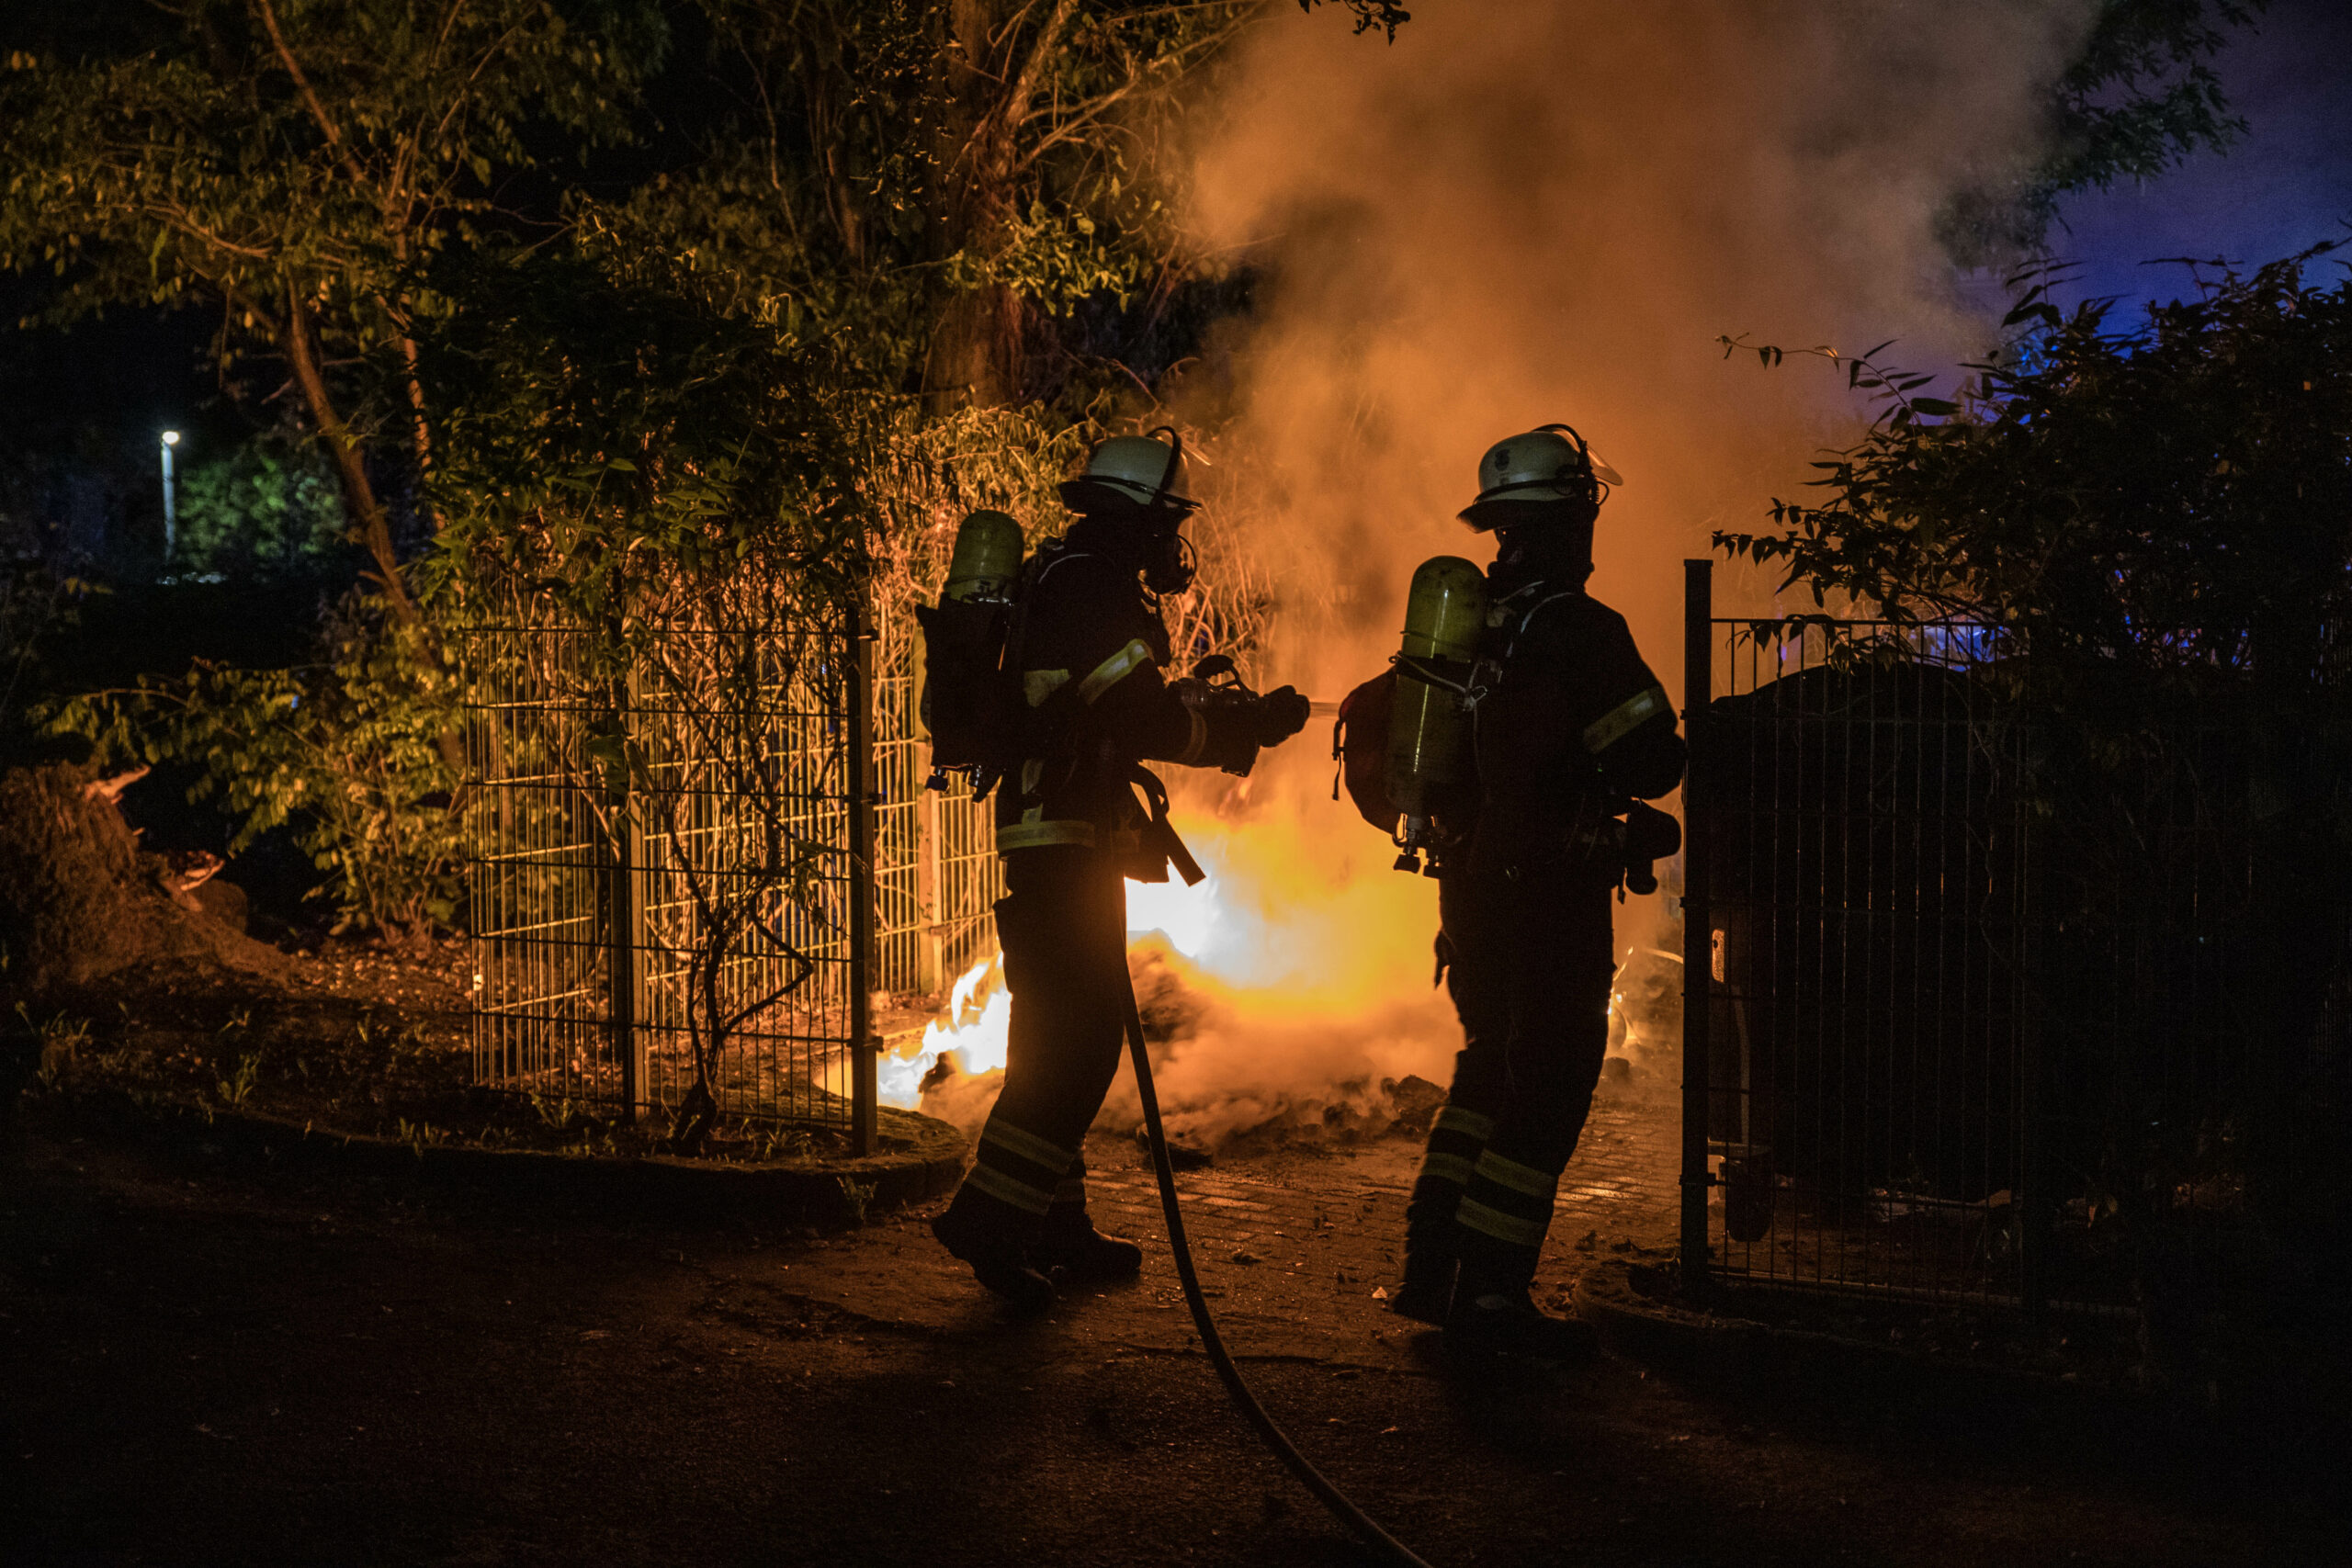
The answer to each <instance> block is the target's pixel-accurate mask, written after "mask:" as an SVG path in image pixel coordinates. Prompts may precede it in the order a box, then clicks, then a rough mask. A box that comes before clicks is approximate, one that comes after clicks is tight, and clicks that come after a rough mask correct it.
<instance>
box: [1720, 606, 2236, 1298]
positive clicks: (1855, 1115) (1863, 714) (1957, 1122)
mask: <svg viewBox="0 0 2352 1568" xmlns="http://www.w3.org/2000/svg"><path fill="white" fill-rule="evenodd" d="M1707 566H1708V563H1706V562H1703V561H1694V562H1692V563H1691V569H1690V573H1689V578H1688V582H1687V592H1688V598H1687V605H1686V638H1685V655H1686V660H1687V667H1686V682H1687V687H1688V689H1687V693H1686V704H1685V709H1686V719H1687V721H1688V724H1689V728H1690V732H1691V744H1692V759H1691V773H1690V777H1689V780H1688V783H1687V784H1686V789H1685V798H1684V805H1685V814H1686V818H1687V826H1688V830H1689V849H1688V852H1687V855H1686V860H1685V867H1684V871H1685V905H1684V912H1685V919H1686V925H1685V942H1686V960H1687V971H1688V979H1687V982H1686V983H1687V985H1688V986H1689V987H1690V989H1689V992H1688V993H1687V996H1686V1006H1685V1010H1684V1049H1685V1053H1686V1056H1685V1072H1684V1106H1683V1118H1684V1120H1683V1166H1684V1182H1685V1185H1684V1207H1683V1215H1682V1220H1683V1240H1682V1249H1683V1258H1684V1266H1685V1269H1686V1273H1687V1276H1688V1277H1689V1278H1691V1279H1692V1280H1704V1279H1708V1278H1725V1279H1731V1280H1743V1281H1747V1282H1750V1283H1758V1284H1770V1285H1778V1286H1791V1287H1804V1288H1812V1289H1828V1290H1861V1291H1868V1292H1878V1293H1886V1294H1895V1295H1905V1296H1915V1297H1919V1298H1923V1299H1931V1300H1951V1301H1990V1302H2012V1303H2018V1304H2020V1305H2022V1306H2025V1307H2027V1308H2029V1309H2031V1310H2040V1309H2041V1307H2043V1306H2045V1305H2048V1304H2050V1303H2061V1304H2066V1303H2077V1304H2084V1305H2098V1304H2102V1303H2109V1304H2112V1303H2125V1302H2130V1301H2132V1300H2134V1299H2135V1298H2143V1297H2144V1295H2145V1293H2146V1292H2147V1290H2148V1288H2149V1280H2150V1278H2151V1270H2152V1268H2155V1269H2156V1271H2157V1272H2160V1273H2162V1274H2164V1275H2165V1277H2167V1278H2169V1279H2171V1280H2176V1281H2177V1280H2184V1279H2187V1278H2189V1277H2191V1276H2193V1275H2194V1274H2196V1273H2197V1272H2198V1271H2199V1270H2200V1269H2202V1270H2205V1271H2207V1272H2208V1273H2210V1272H2211V1269H2212V1268H2213V1267H2214V1266H2215V1264H2216V1263H2217V1262H2221V1261H2224V1260H2226V1259H2227V1258H2229V1257H2230V1255H2231V1250H2232V1248H2233V1247H2239V1246H2242V1245H2244V1244H2245V1243H2246V1241H2247V1240H2248V1238H2249V1237H2250V1236H2251V1235H2253V1234H2254V1232H2255V1231H2256V1228H2257V1227H2256V1226H2255V1225H2253V1224H2251V1222H2250V1220H2249V1218H2248V1215H2247V1211H2246V1205H2245V1201H2244V1200H2245V1179H2246V1177H2245V1173H2246V1163H2245V1158H2244V1156H2245V1138H2244V1136H2243V1134H2245V1129H2246V1122H2247V1118H2248V1116H2249V1115H2250V1114H2253V1113H2254V1108H2255V1107H2256V1105H2257V1103H2258V1099H2259V1089H2260V1087H2261V1086H2260V1084H2259V1083H2258V1082H2257V1079H2258V1078H2259V1077H2260V1074H2259V1070H2258V1064H2259V1062H2260V1061H2261V1060H2262V1055H2261V1049H2260V1047H2259V1046H2258V1045H2257V1044H2256V1043H2255V1042H2256V1037H2257V1036H2258V1035H2259V1034H2260V1031H2259V1030H2257V1029H2253V1028H2249V1027H2248V1021H2247V1019H2246V1017H2245V1007H2246V1002H2247V998H2248V997H2249V995H2250V994H2251V992H2252V990H2253V988H2254V987H2256V986H2257V984H2258V969H2259V961H2260V954H2261V952H2262V948H2263V943H2262V939H2261V936H2260V934H2259V933H2260V932H2261V931H2263V930H2264V929H2265V922H2264V920H2263V919H2259V918H2257V917H2258V916H2260V915H2261V914H2262V912H2263V904H2262V891H2261V888H2260V886H2259V878H2258V876H2257V875H2256V863H2257V858H2256V855H2255V853H2254V850H2253V839H2252V835H2251V833H2250V824H2251V822H2252V820H2253V813H2252V811H2251V810H2250V803H2249V799H2248V794H2247V773H2246V769H2245V765H2244V763H2243V759H2242V752H2243V748H2242V747H2241V746H2239V745H2237V744H2236V743H2235V742H2234V740H2233V737H2232V735H2231V734H2230V732H2229V726H2228V724H2227V722H2226V721H2214V722H2206V721H2205V720H2203V719H2201V718H2200V716H2199V714H2198V713H2197V712H2195V711H2193V710H2185V711H2182V712H2179V713H2177V714H2174V715H2171V716H2169V718H2168V719H2167V726H2168V728H2166V730H2165V733H2164V735H2163V737H2162V739H2161V742H2160V743H2157V744H2152V745H2151V747H2150V750H2149V751H2148V754H2147V756H2146V757H2145V759H2143V760H2137V761H2135V762H2134V763H2133V764H2132V765H2130V766H2125V767H2120V768H2118V767H2114V766H2111V765H2102V766H2100V767H2081V766H2075V765H2074V763H2073V761H2070V759H2069V755H2068V748H2069V747H2070V746H2071V745H2074V744H2075V742H2076V740H2077V739H2078V736H2077V735H2076V732H2075V730H2074V729H2072V728H2069V721H2067V720H2064V719H2062V718H2059V717H2057V716H2052V715H2049V714H2043V713H2039V712H2036V711H2034V710H2033V709H2032V708H2031V707H2030V705H2027V704H2025V703H2024V702H2023V701H2021V700H2020V699H2019V698H2018V696H2017V693H2018V690H2019V685H2018V682H2016V681H2015V680H2013V679H2007V678H2005V677H2006V676H2007V675H2013V674H2014V673H2015V671H2014V670H2008V671H2005V670H2004V668H2003V666H2002V660H2003V659H2004V658H2006V657H2007V655H2008V654H2009V653H2012V652H2013V651H2014V650H2013V649H2006V648H2005V647H2004V646H2003V645H2001V644H2000V643H1999V642H1998V641H1997V639H1996V638H1995V637H1992V636H1991V634H1990V633H1989V632H1988V630H1987V629H1986V628H1985V627H1981V626H1969V625H1964V624H1946V625H1939V626H1924V627H1920V626H1911V627H1896V626H1889V625H1887V624H1885V623H1877V622H1870V621H1863V620H1845V621H1838V622H1826V621H1825V620H1823V619H1821V618H1819V617H1814V618H1808V619H1799V620H1791V621H1775V620H1764V621H1753V620H1742V619H1719V618H1716V617H1715V616H1714V615H1713V613H1712V606H1711V603H1710V585H1709V574H1708V571H1707ZM2086 781H2091V782H2087V783H2086ZM2233 1138H2234V1139H2235V1144H2234V1146H2233ZM2159 1253H2161V1254H2163V1257H2162V1258H2160V1259H2155V1258H2154V1255H2155V1254H2159ZM2152 1259H2154V1261H2153V1262H2152ZM2158 1264H2160V1265H2161V1267H2160V1268H2158V1267H2156V1266H2157V1265H2158Z"/></svg>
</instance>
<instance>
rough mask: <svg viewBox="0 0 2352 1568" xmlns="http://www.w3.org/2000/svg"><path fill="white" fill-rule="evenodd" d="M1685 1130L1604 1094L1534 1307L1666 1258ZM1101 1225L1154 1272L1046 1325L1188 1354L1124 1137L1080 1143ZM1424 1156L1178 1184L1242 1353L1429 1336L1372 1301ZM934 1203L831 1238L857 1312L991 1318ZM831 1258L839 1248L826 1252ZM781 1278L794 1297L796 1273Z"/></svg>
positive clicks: (1397, 1152)
mask: <svg viewBox="0 0 2352 1568" xmlns="http://www.w3.org/2000/svg"><path fill="white" fill-rule="evenodd" d="M1677 1138H1678V1134H1677V1124H1676V1121H1675V1111H1674V1109H1673V1107H1672V1105H1671V1104H1670V1103H1668V1102H1666V1101H1662V1100H1656V1099H1652V1100H1636V1099H1634V1098H1631V1097H1627V1096H1622V1095H1618V1096H1612V1095H1609V1094H1605V1093H1604V1095H1603V1097H1602V1098H1601V1099H1600V1100H1597V1101H1596V1102H1595V1104H1594V1107H1593V1114H1592V1119H1591V1121H1590V1122H1589V1123H1588V1125H1587V1127H1586V1130H1585V1134H1584V1138H1583V1141H1582V1143H1581V1144H1580V1145H1579V1146H1578V1148H1577V1156H1576V1158H1575V1159H1574V1160H1573V1161H1572V1162H1570V1164H1569V1166H1568V1169H1567V1172H1566V1178H1565V1179H1564V1180H1563V1181H1562V1183H1561V1188H1560V1195H1559V1200H1558V1204H1557V1212H1556V1214H1555V1218H1554V1221H1553V1224H1552V1234H1551V1240H1550V1242H1549V1244H1548V1245H1547V1246H1546V1247H1545V1249H1544V1267H1543V1269H1541V1271H1540V1272H1539V1274H1538V1276H1537V1287H1538V1289H1537V1294H1538V1299H1540V1300H1550V1301H1554V1302H1555V1303H1556V1302H1557V1301H1559V1300H1561V1299H1563V1298H1565V1296H1566V1292H1567V1291H1568V1290H1569V1288H1570V1287H1571V1286H1572V1285H1573V1283H1574V1281H1575V1278H1576V1275H1577V1272H1578V1271H1579V1270H1580V1269H1582V1268H1583V1267H1584V1266H1585V1264H1586V1263H1588V1262H1589V1261H1590V1260H1592V1259H1593V1258H1597V1257H1601V1256H1605V1255H1608V1254H1610V1253H1611V1252H1616V1253H1625V1252H1638V1253H1640V1254H1641V1255H1644V1256H1652V1257H1662V1256H1664V1255H1665V1253H1666V1249H1667V1248H1668V1245H1669V1244H1670V1241H1671V1238H1672V1234H1673V1225H1674V1204H1675V1190H1676V1189H1675V1176H1676V1170H1677V1165H1676V1161H1677V1149H1678V1143H1677ZM1086 1156H1087V1162H1088V1165H1089V1166H1090V1167H1091V1169H1092V1170H1093V1172H1094V1175H1093V1177H1092V1178H1091V1186H1092V1190H1093V1193H1094V1198H1093V1202H1094V1207H1095V1219H1096V1223H1097V1224H1100V1225H1101V1226H1102V1227H1103V1229H1105V1230H1108V1231H1113V1232H1115V1233H1118V1234H1122V1235H1129V1236H1133V1237H1135V1238H1136V1239H1137V1240H1139V1241H1142V1242H1143V1243H1144V1244H1145V1247H1146V1252H1147V1258H1146V1262H1145V1266H1144V1274H1143V1278H1142V1279H1141V1280H1138V1281H1137V1282H1136V1284H1134V1285H1132V1286H1125V1287H1119V1288H1114V1289H1111V1290H1106V1291H1103V1292H1099V1293H1097V1294H1095V1295H1093V1296H1092V1298H1091V1299H1086V1298H1085V1297H1084V1296H1080V1298H1078V1299H1075V1300H1071V1301H1069V1303H1067V1304H1066V1305H1065V1306H1064V1307H1062V1308H1059V1309H1057V1311H1056V1313H1055V1314H1053V1317H1052V1320H1051V1322H1050V1323H1049V1324H1047V1325H1040V1332H1046V1333H1052V1332H1064V1333H1073V1334H1075V1335H1078V1336H1079V1337H1082V1338H1083V1340H1084V1341H1086V1342H1087V1343H1090V1344H1093V1345H1097V1346H1099V1345H1103V1344H1105V1343H1115V1344H1120V1345H1125V1346H1127V1347H1130V1348H1136V1349H1179V1348H1183V1347H1184V1346H1186V1345H1187V1344H1189V1343H1191V1341H1192V1339H1193V1334H1192V1325H1191V1320H1190V1317H1189V1314H1186V1312H1185V1311H1184V1306H1183V1297H1182V1292H1180V1291H1179V1289H1178V1288H1177V1284H1176V1277H1175V1271H1174V1269H1173V1268H1172V1267H1170V1264H1169V1262H1168V1258H1167V1256H1166V1240H1165V1237H1164V1235H1163V1234H1162V1231H1163V1227H1162V1225H1161V1223H1160V1212H1159V1193H1158V1191H1157V1190H1156V1188H1155V1185H1154V1183H1153V1179H1152V1175H1151V1168H1150V1163H1149V1159H1148V1156H1147V1154H1146V1152H1145V1151H1144V1149H1143V1148H1142V1147H1141V1146H1140V1145H1137V1144H1136V1143H1134V1142H1133V1141H1131V1140H1127V1139H1120V1138H1115V1137H1109V1136H1104V1135H1101V1134H1097V1135H1096V1136H1094V1137H1092V1138H1090V1139H1089V1140H1088V1144H1087V1150H1086ZM1419 1163H1420V1146H1419V1142H1418V1141H1416V1140H1408V1139H1402V1138H1387V1139H1382V1140H1379V1141H1377V1142H1375V1143H1372V1144H1367V1145H1358V1146H1355V1147H1351V1148H1336V1149H1332V1150H1330V1151H1329V1152H1319V1151H1318V1152H1312V1153H1300V1152H1285V1153H1283V1154H1279V1155H1273V1156H1261V1157H1255V1158H1250V1157H1244V1158H1236V1159H1227V1158H1223V1157H1220V1158H1219V1160H1218V1161H1217V1163H1216V1166H1215V1168H1211V1169H1208V1170H1202V1171H1195V1172H1188V1173H1183V1174H1181V1175H1180V1176H1179V1177H1178V1179H1177V1185H1178V1189H1179V1190H1180V1191H1181V1192H1182V1197H1183V1205H1184V1224H1185V1228H1186V1232H1187V1234H1188V1235H1189V1236H1190V1237H1191V1240H1192V1244H1193V1257H1194V1258H1195V1260H1196V1262H1197V1264H1198V1267H1199V1269H1200V1273H1201V1279H1202V1283H1203V1286H1204V1289H1205V1290H1206V1291H1207V1292H1208V1293H1209V1297H1210V1301H1211V1304H1212V1306H1213V1307H1214V1309H1215V1310H1216V1315H1217V1321H1218V1324H1219V1326H1220V1328H1221V1329H1222V1331H1223V1332H1224V1334H1225V1337H1226V1340H1227V1344H1228V1345H1229V1346H1230V1348H1232V1349H1233V1350H1234V1352H1235V1354H1237V1355H1238V1356H1242V1357H1244V1358H1252V1357H1268V1356H1276V1357H1285V1358H1289V1357H1308V1358H1313V1359H1322V1360H1334V1361H1359V1362H1363V1363H1365V1364H1368V1365H1385V1364H1391V1363H1394V1362H1397V1361H1400V1360H1404V1359H1409V1358H1410V1356H1411V1355H1412V1353H1413V1345H1414V1342H1415V1341H1416V1340H1417V1339H1418V1337H1419V1335H1420V1333H1421V1331H1420V1329H1419V1325H1414V1324H1410V1323H1408V1322H1405V1321H1404V1320H1401V1319H1399V1318H1397V1317H1395V1316H1393V1315H1392V1314H1389V1313H1388V1312H1387V1311H1386V1309H1385V1305H1384V1303H1383V1300H1382V1299H1381V1298H1379V1297H1376V1296H1375V1295H1374V1291H1375V1290H1379V1289H1385V1288H1393V1287H1394V1286H1395V1284H1396V1282H1397V1263H1398V1258H1399V1257H1400V1256H1401V1252H1400V1246H1401V1243H1402V1240H1403V1236H1404V1227H1405V1198H1406V1194H1407V1193H1408V1191H1409V1190H1410V1189H1411V1186H1412V1181H1413V1175H1414V1172H1415V1170H1416V1168H1418V1167H1419ZM938 1207H939V1205H936V1204H933V1205H931V1206H929V1207H927V1208H924V1209H922V1210H918V1211H913V1212H910V1213H899V1214H894V1215H890V1216H888V1217H887V1218H885V1219H884V1220H883V1221H882V1222H881V1223H879V1224H876V1225H874V1226H872V1227H869V1228H868V1229H866V1230H865V1231H862V1232H858V1233H856V1234H854V1235H852V1236H849V1237H847V1238H845V1239H843V1240H842V1241H840V1242H836V1243H833V1244H831V1248H833V1249H838V1251H837V1253H836V1255H835V1256H834V1257H832V1258H828V1259H827V1260H826V1263H825V1266H824V1271H825V1275H826V1280H827V1284H828V1286H829V1288H830V1290H831V1292H836V1293H837V1300H838V1304H839V1305H841V1306H842V1307H845V1308H848V1309H849V1310H851V1311H854V1312H856V1313H859V1314H863V1315H866V1316H869V1317H874V1318H877V1319H881V1320H884V1321H899V1322H905V1323H908V1324H910V1325H923V1326H929V1327H933V1328H936V1329H939V1330H943V1331H961V1330H967V1329H975V1328H978V1327H979V1326H981V1325H983V1324H985V1323H988V1322H989V1321H991V1320H993V1318H994V1317H995V1315H996V1313H995V1308H994V1306H993V1303H991V1302H990V1301H989V1298H988V1297H987V1296H986V1295H985V1294H984V1293H983V1292H980V1291H979V1290H978V1287H977V1286H975V1285H974V1284H973V1283H972V1282H971V1278H970V1276H969V1274H968V1273H967V1272H966V1271H965V1269H963V1268H962V1266H961V1265H959V1264H957V1263H956V1262H955V1260H954V1259H952V1258H948V1257H947V1256H946V1255H945V1254H944V1252H943V1251H941V1250H940V1248H939V1247H938V1244H937V1243H936V1242H934V1241H933V1239H932V1237H931V1235H930V1233H929V1229H928V1226H927V1222H928V1220H929V1219H930V1217H931V1216H932V1215H933V1214H934V1213H937V1212H938ZM829 1250H830V1249H829ZM775 1284H776V1285H777V1286H778V1287H779V1288H782V1289H786V1290H789V1289H792V1288H793V1284H792V1281H790V1280H789V1279H788V1278H783V1279H778V1280H775Z"/></svg>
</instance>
